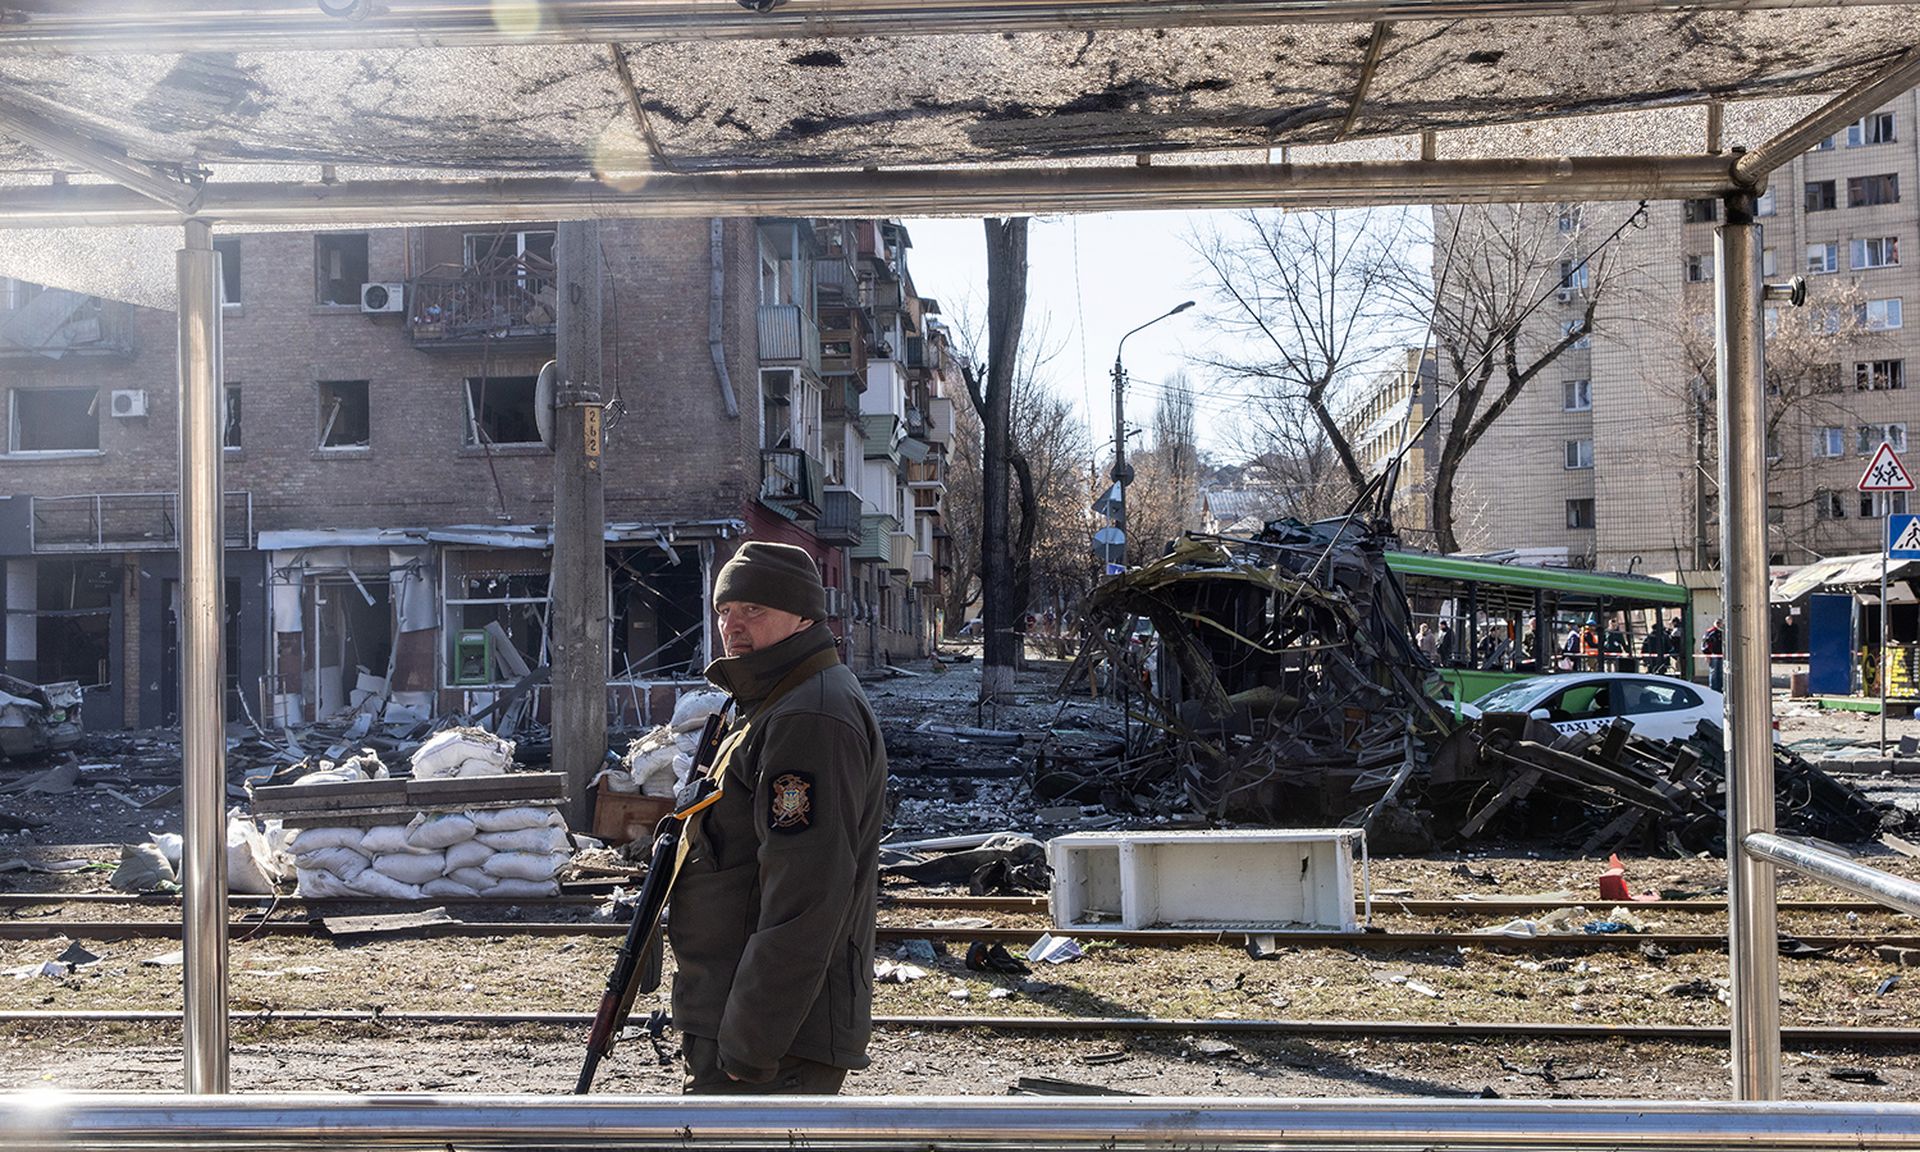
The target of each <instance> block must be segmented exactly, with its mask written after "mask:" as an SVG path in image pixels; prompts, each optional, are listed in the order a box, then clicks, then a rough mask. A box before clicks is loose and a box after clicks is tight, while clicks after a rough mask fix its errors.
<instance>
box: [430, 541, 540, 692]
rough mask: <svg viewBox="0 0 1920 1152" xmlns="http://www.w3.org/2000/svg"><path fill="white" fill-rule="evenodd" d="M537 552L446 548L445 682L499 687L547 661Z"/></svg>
mask: <svg viewBox="0 0 1920 1152" xmlns="http://www.w3.org/2000/svg"><path fill="white" fill-rule="evenodd" d="M549 564H550V561H549V558H548V556H547V555H546V554H545V553H543V552H531V553H528V552H514V551H503V550H490V549H451V550H449V551H448V552H447V553H446V568H445V585H444V592H445V603H446V617H445V618H446V622H447V624H446V637H447V649H446V659H445V668H446V686H447V687H450V688H485V687H501V686H507V685H511V684H513V683H514V682H515V681H516V680H518V679H519V678H520V677H521V676H523V675H525V671H524V670H525V669H531V668H537V667H540V666H542V665H544V664H546V663H547V617H548V611H549V601H548V598H547V579H548V570H549Z"/></svg>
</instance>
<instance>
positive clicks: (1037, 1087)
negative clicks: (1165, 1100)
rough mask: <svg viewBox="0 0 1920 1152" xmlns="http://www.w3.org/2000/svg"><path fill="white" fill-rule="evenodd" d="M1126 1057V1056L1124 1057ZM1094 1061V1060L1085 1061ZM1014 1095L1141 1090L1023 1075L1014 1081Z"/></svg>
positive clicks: (1109, 1093)
mask: <svg viewBox="0 0 1920 1152" xmlns="http://www.w3.org/2000/svg"><path fill="white" fill-rule="evenodd" d="M1123 1058H1124V1057H1123ZM1083 1062H1084V1063H1092V1061H1083ZM1010 1094H1011V1095H1014V1096H1139V1095H1141V1093H1139V1092H1130V1091H1128V1090H1127V1089H1125V1088H1109V1087H1107V1086H1106V1085H1105V1084H1081V1083H1078V1082H1076V1081H1073V1080H1060V1079H1056V1078H1054V1077H1052V1076H1022V1077H1020V1079H1019V1080H1017V1081H1015V1082H1014V1085H1013V1089H1012V1091H1011V1093H1010Z"/></svg>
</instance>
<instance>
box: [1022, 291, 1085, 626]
mask: <svg viewBox="0 0 1920 1152" xmlns="http://www.w3.org/2000/svg"><path fill="white" fill-rule="evenodd" d="M1040 327H1041V329H1042V331H1043V332H1044V329H1045V325H1044V323H1043V324H1042V325H1041V326H1040ZM1036 343H1037V346H1038V347H1039V348H1041V349H1044V347H1045V344H1044V341H1039V342H1036ZM1040 363H1044V358H1042V359H1040V360H1038V361H1037V362H1035V361H1028V362H1027V363H1026V364H1025V366H1024V367H1023V371H1022V375H1021V378H1020V383H1019V386H1018V388H1017V389H1016V391H1015V392H1014V397H1013V423H1014V434H1013V439H1014V444H1015V452H1014V455H1013V459H1012V465H1013V472H1014V479H1015V483H1016V485H1017V489H1016V491H1017V494H1018V497H1019V500H1018V505H1019V508H1018V512H1019V515H1018V518H1017V526H1016V528H1015V530H1014V561H1013V563H1014V590H1015V603H1016V604H1017V605H1018V606H1019V607H1018V608H1017V609H1016V611H1020V612H1027V611H1034V612H1038V611H1040V610H1041V609H1040V606H1041V604H1042V603H1043V602H1047V603H1049V604H1050V606H1051V607H1052V608H1053V609H1054V610H1055V611H1056V613H1058V612H1062V611H1065V610H1066V609H1067V608H1068V607H1070V606H1072V605H1073V604H1076V603H1077V602H1078V601H1079V599H1080V597H1081V596H1083V595H1085V594H1086V592H1087V590H1088V589H1089V588H1091V587H1092V573H1093V566H1092V553H1091V551H1090V549H1089V547H1088V539H1089V534H1090V532H1091V528H1090V525H1089V523H1088V520H1089V516H1090V512H1091V508H1092V501H1093V492H1092V457H1091V452H1090V450H1089V448H1088V444H1087V429H1086V425H1085V424H1084V423H1083V422H1082V420H1081V418H1080V416H1079V414H1078V413H1076V412H1075V411H1074V409H1073V406H1072V405H1070V404H1068V403H1067V402H1066V401H1064V400H1062V399H1061V398H1060V397H1059V396H1057V395H1055V394H1054V393H1053V392H1052V391H1051V390H1049V389H1048V388H1047V387H1046V384H1045V382H1044V378H1043V376H1042V375H1041V374H1040V372H1039V364H1040Z"/></svg>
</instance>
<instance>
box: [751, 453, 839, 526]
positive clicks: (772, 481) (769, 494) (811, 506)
mask: <svg viewBox="0 0 1920 1152" xmlns="http://www.w3.org/2000/svg"><path fill="white" fill-rule="evenodd" d="M824 471H825V470H824V468H823V467H822V466H821V464H820V461H818V460H815V459H814V458H813V457H811V456H809V455H807V454H806V453H805V452H802V451H801V450H800V449H798V448H767V449H763V450H762V451H761V453H760V499H761V501H763V502H764V503H767V504H773V505H776V506H779V507H782V508H784V509H786V510H787V511H789V512H791V513H793V514H794V515H795V516H796V517H804V518H807V519H811V518H813V517H815V516H818V515H820V498H821V495H822V493H823V492H824V490H825V488H826V482H825V480H826V478H825V476H824Z"/></svg>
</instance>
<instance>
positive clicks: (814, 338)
mask: <svg viewBox="0 0 1920 1152" xmlns="http://www.w3.org/2000/svg"><path fill="white" fill-rule="evenodd" d="M760 362H761V363H762V364H805V365H806V366H808V367H809V368H812V369H813V370H814V371H815V372H816V373H817V372H819V371H820V326H819V325H818V324H816V323H814V319H813V317H812V316H810V315H808V314H807V313H805V312H803V311H801V310H800V306H799V305H797V304H762V305H760Z"/></svg>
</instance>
